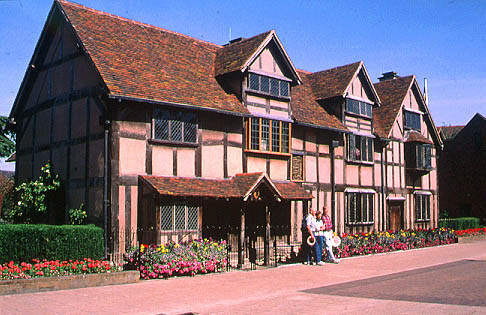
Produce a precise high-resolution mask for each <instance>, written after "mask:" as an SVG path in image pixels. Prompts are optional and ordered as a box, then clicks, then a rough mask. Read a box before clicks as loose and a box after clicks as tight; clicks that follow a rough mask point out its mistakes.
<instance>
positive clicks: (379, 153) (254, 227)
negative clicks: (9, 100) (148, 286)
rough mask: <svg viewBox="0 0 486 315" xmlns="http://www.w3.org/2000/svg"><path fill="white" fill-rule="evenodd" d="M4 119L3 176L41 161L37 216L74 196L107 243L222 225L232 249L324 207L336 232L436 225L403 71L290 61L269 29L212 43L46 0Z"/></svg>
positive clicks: (432, 179) (283, 230) (430, 138)
mask: <svg viewBox="0 0 486 315" xmlns="http://www.w3.org/2000/svg"><path fill="white" fill-rule="evenodd" d="M10 117H11V119H12V120H13V121H14V122H15V126H16V129H17V135H18V136H17V140H18V141H17V154H16V162H17V163H16V181H17V183H19V182H22V181H25V180H27V179H29V178H35V177H36V176H37V175H38V174H39V170H40V167H41V166H42V165H44V164H45V163H46V162H47V161H51V162H52V164H53V167H54V170H55V171H56V173H58V174H59V175H60V176H61V178H62V185H63V189H64V192H65V204H66V206H65V208H63V209H59V211H57V212H56V213H52V214H51V216H50V220H51V222H52V223H63V222H65V220H66V213H67V211H66V210H67V209H69V208H73V207H78V206H79V205H80V204H81V203H82V204H84V205H85V206H86V209H87V210H88V219H89V222H92V223H95V224H98V225H100V226H103V227H104V228H105V233H107V238H108V235H112V234H111V233H112V232H116V233H118V234H117V235H118V236H117V237H116V239H115V241H114V242H113V244H112V245H110V251H111V252H112V253H116V252H120V251H123V249H124V247H125V246H126V245H127V244H129V243H132V242H133V241H135V240H136V238H137V237H138V240H140V241H144V242H165V241H167V240H169V239H173V240H178V241H180V240H187V239H191V238H195V237H201V236H213V237H218V236H220V235H219V234H221V233H223V232H222V231H223V230H224V229H223V230H222V228H223V227H226V228H228V230H224V231H225V232H224V233H226V231H230V232H228V233H227V234H230V235H229V236H228V235H227V237H232V238H234V239H235V240H237V243H238V249H239V252H240V261H239V262H240V263H242V262H243V260H244V256H243V247H244V246H247V244H248V243H249V242H251V241H252V240H255V239H257V238H261V239H263V240H264V241H265V244H266V249H265V251H268V243H269V242H270V238H271V237H272V238H274V239H275V240H276V241H279V242H286V243H288V244H293V243H295V242H299V241H300V240H301V234H300V222H301V220H302V218H303V216H304V215H305V213H306V212H307V209H308V207H315V208H321V207H322V206H324V205H327V206H328V207H329V209H331V214H332V219H333V221H334V224H335V226H336V231H337V232H338V233H345V232H346V233H350V232H366V231H372V230H384V229H390V228H412V227H416V226H421V227H435V226H436V225H437V181H436V169H435V168H436V166H435V156H436V150H437V148H438V147H440V137H439V136H438V135H437V131H436V129H435V126H434V123H433V121H432V118H431V116H430V113H429V111H428V108H427V104H426V103H425V101H424V98H423V95H422V93H421V91H420V88H419V86H418V83H417V81H416V79H415V77H413V76H410V77H405V78H398V77H393V78H391V79H390V80H384V81H383V82H380V83H377V84H373V83H372V82H371V79H370V77H369V75H368V72H367V70H366V68H365V66H364V64H363V62H356V63H353V64H349V65H346V66H342V67H337V68H333V69H329V70H324V71H320V72H315V73H311V72H307V71H303V70H299V69H297V68H295V67H294V65H293V63H292V61H291V59H290V57H289V56H288V54H287V53H286V51H285V49H284V46H283V45H282V43H281V42H280V40H279V38H278V37H277V35H276V33H275V31H268V32H265V33H262V34H259V35H257V36H254V37H251V38H247V39H241V38H240V39H236V40H233V41H231V42H230V43H228V44H226V45H216V44H212V43H208V42H205V41H201V40H198V39H194V38H191V37H188V36H185V35H182V34H178V33H175V32H171V31H168V30H164V29H161V28H158V27H154V26H151V25H147V24H143V23H140V22H135V21H132V20H128V19H125V18H122V17H118V16H114V15H111V14H108V13H104V12H100V11H97V10H94V9H90V8H86V7H84V6H81V5H77V4H73V3H70V2H66V1H55V2H54V4H53V7H52V9H51V11H50V13H49V16H48V19H47V22H46V24H45V26H44V30H43V32H42V34H41V37H40V39H39V42H38V44H37V47H36V49H35V51H34V54H33V57H32V60H31V62H30V63H29V67H28V69H27V72H26V74H25V78H24V80H23V82H22V85H21V87H20V90H19V93H18V95H17V98H16V100H15V103H14V106H13V109H12V112H11V114H10ZM135 231H138V236H137V234H136V233H135ZM149 231H150V233H148V232H149ZM218 231H219V232H218ZM218 233H219V234H218ZM265 257H266V259H268V253H267V254H266V256H265Z"/></svg>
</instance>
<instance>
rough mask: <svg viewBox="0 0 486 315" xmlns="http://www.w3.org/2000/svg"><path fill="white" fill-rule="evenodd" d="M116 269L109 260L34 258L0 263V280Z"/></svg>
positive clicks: (106, 271) (91, 272)
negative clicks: (27, 261) (20, 261)
mask: <svg viewBox="0 0 486 315" xmlns="http://www.w3.org/2000/svg"><path fill="white" fill-rule="evenodd" d="M112 271H117V268H116V267H115V268H114V267H112V266H110V262H108V261H103V260H93V259H89V258H84V259H83V260H75V261H72V260H69V261H59V260H54V261H47V260H42V261H41V260H39V259H34V260H33V261H32V263H26V262H22V263H20V264H16V263H14V262H13V261H11V262H9V263H5V264H3V265H0V280H12V279H31V278H41V277H59V276H69V275H76V274H93V273H108V272H112Z"/></svg>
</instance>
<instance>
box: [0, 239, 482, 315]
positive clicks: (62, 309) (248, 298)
mask: <svg viewBox="0 0 486 315" xmlns="http://www.w3.org/2000/svg"><path fill="white" fill-rule="evenodd" d="M485 282H486V241H485V240H482V241H476V242H469V243H459V244H454V245H447V246H440V247H432V248H426V249H418V250H410V251H405V252H395V253H388V254H380V255H371V256H364V257H353V258H348V259H343V260H342V261H341V263H340V264H339V265H334V264H326V265H325V266H323V267H318V266H304V265H300V264H297V265H288V266H281V267H279V268H271V269H264V270H257V271H236V272H230V273H222V274H212V275H205V276H196V277H193V278H188V277H183V278H175V279H170V280H150V281H141V282H139V283H136V284H128V285H114V286H105V287H95V288H83V289H74V290H64V291H51V292H43V293H33V294H18V295H7V296H1V297H0V314H192V313H195V314H302V313H307V314H389V313H395V314H423V313H426V314H428V315H430V314H486V290H485V289H484V287H483V284H484V283H485Z"/></svg>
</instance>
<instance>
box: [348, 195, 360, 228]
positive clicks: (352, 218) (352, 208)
mask: <svg viewBox="0 0 486 315" xmlns="http://www.w3.org/2000/svg"><path fill="white" fill-rule="evenodd" d="M357 207H358V205H357V204H356V194H354V193H350V194H349V222H350V223H355V222H356V210H357Z"/></svg>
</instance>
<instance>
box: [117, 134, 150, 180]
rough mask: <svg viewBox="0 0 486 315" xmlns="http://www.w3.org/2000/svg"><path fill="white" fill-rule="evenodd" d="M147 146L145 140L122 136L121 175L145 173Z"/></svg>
mask: <svg viewBox="0 0 486 315" xmlns="http://www.w3.org/2000/svg"><path fill="white" fill-rule="evenodd" d="M145 147H146V142H145V141H144V140H136V139H127V138H120V169H119V175H120V176H121V175H128V174H134V175H139V174H145V151H146V149H145Z"/></svg>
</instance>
